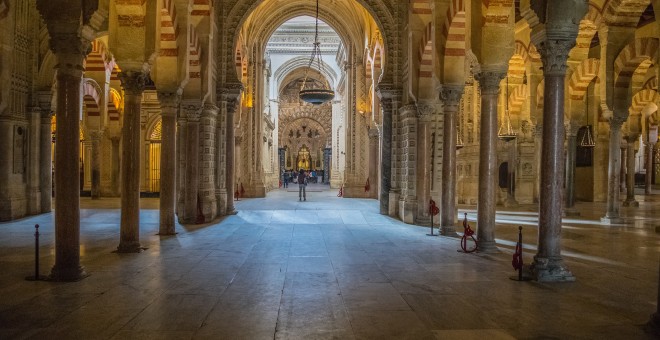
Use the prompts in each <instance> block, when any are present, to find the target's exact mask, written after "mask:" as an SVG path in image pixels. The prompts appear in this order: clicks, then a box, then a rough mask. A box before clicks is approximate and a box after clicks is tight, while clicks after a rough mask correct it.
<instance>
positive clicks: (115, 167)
mask: <svg viewBox="0 0 660 340" xmlns="http://www.w3.org/2000/svg"><path fill="white" fill-rule="evenodd" d="M119 142H120V138H119V136H118V135H113V136H111V137H110V143H111V144H112V172H111V177H110V182H111V183H112V192H113V195H114V196H115V197H117V196H119V195H120V194H121V190H120V188H119V185H120V184H121V178H120V176H119V175H120V169H119V168H120V165H121V158H120V157H119V153H120V150H119V146H120V143H119Z"/></svg>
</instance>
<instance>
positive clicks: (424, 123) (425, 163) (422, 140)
mask: <svg viewBox="0 0 660 340" xmlns="http://www.w3.org/2000/svg"><path fill="white" fill-rule="evenodd" d="M435 109H436V108H435V107H434V106H432V105H427V104H419V105H418V107H417V183H416V186H417V202H418V203H417V207H418V208H417V214H416V215H417V220H416V223H417V224H421V225H427V224H430V223H431V215H430V214H429V203H430V200H431V162H432V160H431V151H432V150H431V148H432V145H431V120H432V118H433V114H434V113H435Z"/></svg>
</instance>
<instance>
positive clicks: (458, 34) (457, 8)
mask: <svg viewBox="0 0 660 340" xmlns="http://www.w3.org/2000/svg"><path fill="white" fill-rule="evenodd" d="M441 32H442V36H443V38H444V41H445V46H440V51H441V53H442V55H444V56H450V57H451V56H454V57H464V56H465V5H464V4H463V0H451V2H450V3H449V8H448V9H447V16H446V18H445V22H444V23H443V25H442V31H441Z"/></svg>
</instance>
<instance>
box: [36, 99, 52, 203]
mask: <svg viewBox="0 0 660 340" xmlns="http://www.w3.org/2000/svg"><path fill="white" fill-rule="evenodd" d="M51 124H52V123H51V115H50V108H48V109H47V110H44V111H42V113H41V130H39V186H40V190H39V191H40V192H41V212H42V213H47V212H50V211H51V210H52V199H53V155H52V153H51V152H52V148H53V136H52V135H51Z"/></svg>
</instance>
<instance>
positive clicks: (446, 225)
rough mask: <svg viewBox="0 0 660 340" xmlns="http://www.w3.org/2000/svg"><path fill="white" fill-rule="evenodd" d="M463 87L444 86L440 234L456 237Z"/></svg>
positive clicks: (442, 95)
mask: <svg viewBox="0 0 660 340" xmlns="http://www.w3.org/2000/svg"><path fill="white" fill-rule="evenodd" d="M463 88H464V86H463V85H443V87H442V94H441V97H442V100H443V101H444V111H445V113H444V115H445V120H444V129H443V133H444V135H443V144H442V195H441V200H442V202H441V207H440V234H441V235H444V236H456V235H457V234H456V214H457V213H456V134H457V131H456V120H457V118H456V115H457V114H458V109H459V105H460V102H461V96H462V95H463Z"/></svg>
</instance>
